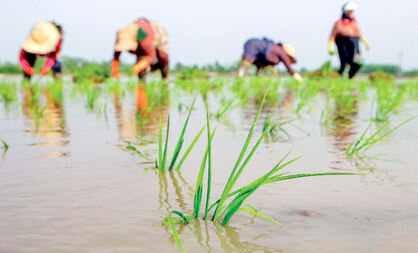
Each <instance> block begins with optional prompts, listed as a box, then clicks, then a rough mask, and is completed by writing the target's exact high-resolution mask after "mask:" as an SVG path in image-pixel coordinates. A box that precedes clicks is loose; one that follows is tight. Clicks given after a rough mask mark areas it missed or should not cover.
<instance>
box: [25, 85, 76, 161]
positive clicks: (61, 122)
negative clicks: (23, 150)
mask: <svg viewBox="0 0 418 253" xmlns="http://www.w3.org/2000/svg"><path fill="white" fill-rule="evenodd" d="M22 87H23V88H22V93H23V95H22V98H23V102H22V105H23V115H24V117H25V123H26V124H27V128H26V130H25V131H27V132H29V133H31V134H33V135H35V136H37V137H41V138H42V139H45V140H44V141H41V142H34V143H29V144H27V145H28V146H33V147H35V146H55V147H59V146H66V145H68V144H69V142H70V141H69V140H68V139H67V140H64V139H63V138H65V137H68V136H69V135H68V133H67V130H66V119H65V111H64V101H63V97H64V96H63V84H62V82H55V83H52V84H45V85H39V84H35V85H31V84H29V83H24V84H23V85H22ZM58 153H60V154H65V153H64V152H58ZM58 156H62V155H58ZM58 156H57V155H56V154H50V155H47V156H46V157H58Z"/></svg>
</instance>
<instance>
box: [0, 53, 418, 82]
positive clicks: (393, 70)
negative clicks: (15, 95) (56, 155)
mask: <svg viewBox="0 0 418 253" xmlns="http://www.w3.org/2000/svg"><path fill="white" fill-rule="evenodd" d="M43 63H44V61H43V59H42V58H41V59H40V60H38V61H37V62H36V65H35V69H36V70H37V71H40V70H41V69H42V66H43ZM61 64H62V71H63V74H72V75H76V76H78V77H80V78H83V77H87V76H93V75H94V76H100V77H105V78H106V77H109V76H110V61H102V62H97V61H87V60H84V59H82V58H73V57H63V58H62V59H61ZM238 65H239V62H236V63H234V64H232V65H222V64H220V63H219V62H215V63H213V64H206V65H203V66H198V65H183V64H182V63H176V64H174V66H173V67H172V69H171V71H172V72H175V73H182V72H183V73H184V72H185V71H203V72H213V73H220V74H228V73H233V72H236V71H237V69H238ZM131 68H132V66H131V65H130V64H121V66H120V72H121V73H124V74H128V75H132V70H131ZM310 71H311V70H308V69H306V68H303V69H302V70H301V72H302V73H307V72H310ZM373 72H385V73H388V74H392V75H395V76H418V69H412V70H402V68H401V67H400V66H398V65H393V64H368V65H365V66H363V67H362V68H361V70H360V73H363V74H370V73H373ZM0 73H1V74H21V73H22V68H21V67H20V66H19V64H17V63H9V62H6V63H0Z"/></svg>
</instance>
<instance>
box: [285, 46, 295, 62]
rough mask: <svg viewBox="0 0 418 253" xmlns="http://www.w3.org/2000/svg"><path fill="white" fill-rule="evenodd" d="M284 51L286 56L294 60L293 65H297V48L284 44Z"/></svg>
mask: <svg viewBox="0 0 418 253" xmlns="http://www.w3.org/2000/svg"><path fill="white" fill-rule="evenodd" d="M282 47H283V50H284V51H285V52H286V54H287V55H288V56H289V57H290V59H291V60H292V63H296V58H295V48H294V47H293V46H292V45H290V44H283V46H282Z"/></svg>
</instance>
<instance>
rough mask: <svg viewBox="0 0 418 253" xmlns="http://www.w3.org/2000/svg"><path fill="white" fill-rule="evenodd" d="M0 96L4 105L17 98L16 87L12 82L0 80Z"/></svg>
mask: <svg viewBox="0 0 418 253" xmlns="http://www.w3.org/2000/svg"><path fill="white" fill-rule="evenodd" d="M0 98H1V100H3V102H4V104H5V105H8V104H9V103H11V102H14V101H16V99H17V88H16V84H14V83H7V82H4V81H3V82H0Z"/></svg>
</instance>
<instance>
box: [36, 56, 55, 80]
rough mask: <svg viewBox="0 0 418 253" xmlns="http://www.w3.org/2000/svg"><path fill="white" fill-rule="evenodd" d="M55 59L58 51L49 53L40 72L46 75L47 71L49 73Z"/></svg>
mask: <svg viewBox="0 0 418 253" xmlns="http://www.w3.org/2000/svg"><path fill="white" fill-rule="evenodd" d="M55 60H56V52H52V53H49V54H48V55H47V58H46V60H45V64H44V67H43V68H42V70H41V72H40V73H39V74H40V75H41V76H43V75H46V73H48V71H50V70H51V69H52V67H53V66H54V64H55Z"/></svg>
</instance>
